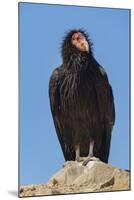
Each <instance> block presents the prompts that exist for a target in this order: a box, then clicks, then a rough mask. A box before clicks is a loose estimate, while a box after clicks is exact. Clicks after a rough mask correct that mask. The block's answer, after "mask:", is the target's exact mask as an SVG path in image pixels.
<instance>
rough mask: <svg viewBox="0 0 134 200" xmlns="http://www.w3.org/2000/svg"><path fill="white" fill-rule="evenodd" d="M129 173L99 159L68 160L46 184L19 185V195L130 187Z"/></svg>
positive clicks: (82, 191)
mask: <svg viewBox="0 0 134 200" xmlns="http://www.w3.org/2000/svg"><path fill="white" fill-rule="evenodd" d="M129 179H130V173H129V172H128V171H126V170H121V169H118V168H116V167H113V166H111V165H108V164H105V163H103V162H101V161H90V162H89V163H88V164H87V165H86V166H83V165H82V163H78V162H75V161H68V162H66V163H65V164H64V167H63V168H62V169H60V170H59V171H58V172H57V173H56V174H55V175H54V176H52V177H51V179H50V180H49V182H48V183H47V184H40V185H32V186H21V187H20V197H24V196H38V195H55V194H70V193H84V192H100V191H117V190H129V189H130V181H129Z"/></svg>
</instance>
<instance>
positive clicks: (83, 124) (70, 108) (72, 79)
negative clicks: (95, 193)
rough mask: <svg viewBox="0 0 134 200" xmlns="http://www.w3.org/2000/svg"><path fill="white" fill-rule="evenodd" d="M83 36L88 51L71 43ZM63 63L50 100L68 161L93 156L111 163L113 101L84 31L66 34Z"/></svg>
mask: <svg viewBox="0 0 134 200" xmlns="http://www.w3.org/2000/svg"><path fill="white" fill-rule="evenodd" d="M78 32H79V33H81V34H82V35H83V36H84V37H85V39H86V41H87V42H88V45H89V51H88V52H87V51H81V50H80V49H78V48H76V47H75V46H74V45H73V44H72V40H71V39H72V36H73V34H74V33H78ZM62 58H63V64H62V65H61V66H60V67H58V68H56V69H55V70H54V71H53V73H52V75H51V77H50V82H49V98H50V106H51V112H52V116H53V121H54V125H55V129H56V133H57V136H58V139H59V142H60V145H61V148H62V151H63V154H64V158H65V160H66V161H67V160H75V159H77V158H76V157H77V156H76V151H77V147H78V146H79V147H80V149H79V150H80V152H79V154H80V156H81V157H87V156H88V155H89V149H90V144H91V143H90V142H91V141H93V142H94V145H93V155H94V156H95V157H98V158H99V159H100V160H102V161H103V162H106V163H107V162H108V157H109V151H110V142H111V132H112V128H113V125H114V121H115V108H114V98H113V92H112V88H111V85H110V84H109V81H108V77H107V74H106V72H105V70H104V68H103V67H102V66H100V64H99V63H98V62H97V61H96V59H95V58H94V55H93V53H92V43H91V41H90V40H89V38H88V36H87V34H86V33H85V32H84V31H82V30H72V31H70V32H68V33H67V35H66V37H65V39H64V41H63V44H62Z"/></svg>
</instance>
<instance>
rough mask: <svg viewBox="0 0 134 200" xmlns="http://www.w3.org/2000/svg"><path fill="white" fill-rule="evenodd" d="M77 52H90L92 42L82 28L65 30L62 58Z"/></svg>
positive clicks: (64, 58)
mask: <svg viewBox="0 0 134 200" xmlns="http://www.w3.org/2000/svg"><path fill="white" fill-rule="evenodd" d="M78 54H92V43H91V41H90V39H89V38H88V35H87V34H86V32H85V31H83V30H82V29H78V30H76V29H75V30H71V31H69V32H67V34H66V35H65V38H64V40H63V43H62V57H63V60H68V59H69V58H70V56H71V57H72V55H78Z"/></svg>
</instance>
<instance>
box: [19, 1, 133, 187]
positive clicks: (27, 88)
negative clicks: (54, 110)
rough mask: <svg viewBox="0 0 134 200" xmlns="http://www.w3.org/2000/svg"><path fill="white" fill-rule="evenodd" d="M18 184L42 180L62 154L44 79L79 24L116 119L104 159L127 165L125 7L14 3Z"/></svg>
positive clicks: (54, 168) (55, 167)
mask: <svg viewBox="0 0 134 200" xmlns="http://www.w3.org/2000/svg"><path fill="white" fill-rule="evenodd" d="M19 6H20V13H19V14H20V21H19V22H20V40H19V42H20V64H19V74H20V75H19V80H20V94H19V96H20V131H19V134H20V183H21V184H23V185H26V184H38V183H45V182H47V181H48V180H49V178H50V177H51V176H52V175H53V174H54V173H55V172H56V171H58V170H59V169H60V168H61V167H62V165H63V163H64V158H63V155H62V151H61V148H60V145H59V142H58V139H57V136H56V132H55V129H54V125H53V120H52V116H51V112H50V105H49V98H48V82H49V78H50V75H51V73H52V71H53V69H54V68H56V67H58V66H59V65H60V64H61V63H62V59H61V52H60V51H61V41H62V39H63V37H64V35H65V32H66V31H68V30H69V29H73V28H84V29H85V30H86V31H87V32H88V33H89V35H90V38H91V39H92V42H93V44H94V47H93V50H94V55H95V58H96V59H97V60H98V62H99V63H100V64H101V65H102V66H103V67H104V68H105V70H106V72H107V74H108V77H109V81H110V83H111V85H112V88H113V92H114V97H115V106H116V123H115V126H114V130H113V133H112V135H113V136H112V145H111V152H110V157H109V163H110V164H112V165H113V166H117V167H119V168H122V169H129V11H128V10H119V9H103V8H90V7H74V6H60V5H46V4H32V3H20V4H19Z"/></svg>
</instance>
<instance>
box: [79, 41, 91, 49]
mask: <svg viewBox="0 0 134 200" xmlns="http://www.w3.org/2000/svg"><path fill="white" fill-rule="evenodd" d="M80 49H81V51H86V52H89V45H88V42H87V41H86V40H84V41H82V43H81V47H80Z"/></svg>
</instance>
